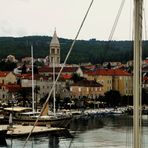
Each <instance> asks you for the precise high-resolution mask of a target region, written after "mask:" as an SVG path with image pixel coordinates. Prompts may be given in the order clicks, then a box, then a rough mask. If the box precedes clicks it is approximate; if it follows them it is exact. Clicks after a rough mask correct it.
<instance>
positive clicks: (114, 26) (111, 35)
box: [108, 0, 125, 41]
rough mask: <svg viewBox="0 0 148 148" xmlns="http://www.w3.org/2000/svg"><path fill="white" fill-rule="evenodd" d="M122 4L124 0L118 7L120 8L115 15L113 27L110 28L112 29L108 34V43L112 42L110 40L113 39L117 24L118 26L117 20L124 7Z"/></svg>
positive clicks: (123, 0)
mask: <svg viewBox="0 0 148 148" xmlns="http://www.w3.org/2000/svg"><path fill="white" fill-rule="evenodd" d="M124 3H125V0H122V2H121V5H120V8H119V10H118V13H117V16H116V18H115V21H114V24H113V27H112V29H111V32H110V35H109V38H108V41H110V40H112V38H113V35H114V32H115V29H116V27H117V24H118V21H119V18H120V15H121V12H122V9H123V6H124Z"/></svg>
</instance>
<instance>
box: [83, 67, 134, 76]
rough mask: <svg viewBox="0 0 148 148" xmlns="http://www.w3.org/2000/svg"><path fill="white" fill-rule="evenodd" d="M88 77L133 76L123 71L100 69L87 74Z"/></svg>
mask: <svg viewBox="0 0 148 148" xmlns="http://www.w3.org/2000/svg"><path fill="white" fill-rule="evenodd" d="M86 74H88V75H103V76H132V74H131V73H128V72H127V71H125V70H122V69H98V70H96V71H93V72H88V73H86Z"/></svg>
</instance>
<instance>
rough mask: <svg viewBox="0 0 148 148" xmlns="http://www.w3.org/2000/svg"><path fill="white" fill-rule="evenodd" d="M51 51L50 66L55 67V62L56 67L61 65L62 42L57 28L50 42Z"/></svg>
mask: <svg viewBox="0 0 148 148" xmlns="http://www.w3.org/2000/svg"><path fill="white" fill-rule="evenodd" d="M49 50H50V55H49V60H50V64H51V65H53V62H54V65H55V66H57V65H59V64H60V42H59V40H58V37H57V33H56V28H55V30H54V34H53V37H52V39H51V42H50V47H49Z"/></svg>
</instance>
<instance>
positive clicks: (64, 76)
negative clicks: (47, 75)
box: [61, 74, 72, 79]
mask: <svg viewBox="0 0 148 148" xmlns="http://www.w3.org/2000/svg"><path fill="white" fill-rule="evenodd" d="M61 77H62V78H64V79H71V78H72V75H69V74H65V75H62V76H61Z"/></svg>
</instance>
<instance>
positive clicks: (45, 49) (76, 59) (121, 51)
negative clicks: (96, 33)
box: [0, 36, 148, 64]
mask: <svg viewBox="0 0 148 148" xmlns="http://www.w3.org/2000/svg"><path fill="white" fill-rule="evenodd" d="M50 41H51V37H48V36H26V37H19V38H14V37H0V58H5V57H6V56H7V55H9V54H12V55H14V56H16V58H17V59H20V58H22V57H25V56H30V44H31V43H32V44H33V46H34V56H35V57H46V56H47V55H49V44H50ZM59 41H60V45H61V62H63V61H64V58H65V56H66V54H67V52H68V50H69V48H70V46H71V43H72V40H69V39H63V38H60V39H59ZM132 46H133V43H132V42H131V41H97V40H94V39H92V40H78V41H76V44H75V46H74V48H73V50H72V52H71V55H70V57H69V59H68V62H67V63H86V62H91V63H93V64H95V63H102V62H105V61H121V62H126V61H127V60H131V59H132V55H133V50H132ZM145 57H148V41H145V42H144V44H143V58H145Z"/></svg>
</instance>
